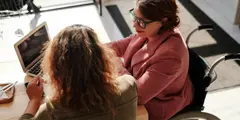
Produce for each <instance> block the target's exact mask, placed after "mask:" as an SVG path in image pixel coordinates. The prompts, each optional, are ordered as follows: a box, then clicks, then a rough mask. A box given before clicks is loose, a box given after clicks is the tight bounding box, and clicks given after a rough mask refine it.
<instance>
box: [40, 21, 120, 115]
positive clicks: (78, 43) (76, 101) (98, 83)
mask: <svg viewBox="0 0 240 120" xmlns="http://www.w3.org/2000/svg"><path fill="white" fill-rule="evenodd" d="M44 52H45V55H44V58H43V61H42V66H43V68H42V69H43V72H44V74H48V76H49V78H50V82H51V86H52V88H53V90H52V91H54V93H53V96H52V97H51V98H50V99H51V100H53V101H58V102H59V103H60V104H61V105H62V106H63V107H65V108H70V109H74V110H80V109H81V110H89V111H91V110H96V109H101V110H104V109H109V110H111V111H112V112H113V105H112V104H111V102H110V98H109V96H110V95H112V94H118V88H117V84H116V82H115V78H116V77H117V76H116V75H115V73H116V72H115V70H116V69H115V65H114V58H115V55H114V52H113V51H112V50H111V49H110V48H107V47H106V46H105V45H103V44H101V43H100V42H99V40H98V37H97V35H96V33H95V32H94V30H93V29H91V28H90V27H87V26H84V25H72V26H69V27H66V28H65V29H63V30H61V31H60V32H59V33H58V34H57V35H56V36H55V37H54V39H53V40H52V41H51V42H49V43H48V44H47V47H46V49H45V50H44Z"/></svg>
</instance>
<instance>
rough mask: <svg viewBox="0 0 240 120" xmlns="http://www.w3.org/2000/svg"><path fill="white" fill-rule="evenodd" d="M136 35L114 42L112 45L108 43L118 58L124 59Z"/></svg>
mask: <svg viewBox="0 0 240 120" xmlns="http://www.w3.org/2000/svg"><path fill="white" fill-rule="evenodd" d="M134 36H135V35H134V34H133V35H130V36H129V37H126V38H124V39H121V40H117V41H113V42H110V43H107V46H109V47H110V48H112V49H113V50H114V51H115V53H116V54H117V56H118V57H122V56H123V55H124V53H125V51H126V49H127V47H128V45H129V43H130V41H131V40H132V39H133V38H134Z"/></svg>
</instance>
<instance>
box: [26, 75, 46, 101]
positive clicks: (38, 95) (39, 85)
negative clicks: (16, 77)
mask: <svg viewBox="0 0 240 120" xmlns="http://www.w3.org/2000/svg"><path fill="white" fill-rule="evenodd" d="M42 94H43V80H42V79H40V77H39V76H37V77H35V78H34V79H33V81H31V82H30V83H29V84H28V87H27V95H28V97H29V99H30V101H39V102H41V100H42Z"/></svg>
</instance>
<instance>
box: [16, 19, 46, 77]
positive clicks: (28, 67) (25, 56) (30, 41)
mask: <svg viewBox="0 0 240 120" xmlns="http://www.w3.org/2000/svg"><path fill="white" fill-rule="evenodd" d="M49 40H50V38H49V33H48V27H47V23H46V22H43V23H42V24H40V25H39V26H37V27H36V28H35V29H34V30H32V31H31V32H30V33H28V34H27V35H26V36H24V37H23V38H22V39H21V40H19V41H18V42H17V43H15V44H14V48H15V51H16V53H17V56H18V59H19V62H20V64H21V66H22V69H23V72H24V73H26V74H27V75H30V76H33V77H34V76H36V75H38V74H40V73H41V69H40V64H41V61H42V58H43V48H44V47H45V43H46V42H48V41H49Z"/></svg>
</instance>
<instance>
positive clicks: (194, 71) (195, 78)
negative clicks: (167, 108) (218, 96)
mask: <svg viewBox="0 0 240 120" xmlns="http://www.w3.org/2000/svg"><path fill="white" fill-rule="evenodd" d="M188 51H189V71H188V73H189V76H190V79H191V82H192V84H193V88H194V97H193V101H192V103H191V104H190V105H189V106H188V109H191V110H203V109H204V106H203V104H204V100H205V97H206V94H207V91H206V89H207V87H208V86H209V84H210V81H211V77H206V74H207V72H208V70H209V68H210V67H209V65H208V63H207V62H206V61H205V60H204V59H203V58H202V57H201V56H200V55H198V54H197V53H196V52H195V51H193V50H192V49H190V48H188Z"/></svg>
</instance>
